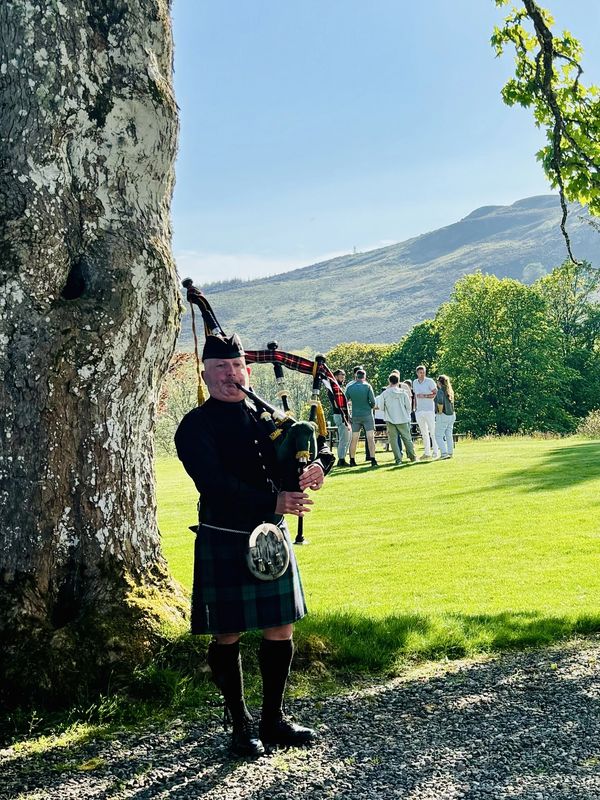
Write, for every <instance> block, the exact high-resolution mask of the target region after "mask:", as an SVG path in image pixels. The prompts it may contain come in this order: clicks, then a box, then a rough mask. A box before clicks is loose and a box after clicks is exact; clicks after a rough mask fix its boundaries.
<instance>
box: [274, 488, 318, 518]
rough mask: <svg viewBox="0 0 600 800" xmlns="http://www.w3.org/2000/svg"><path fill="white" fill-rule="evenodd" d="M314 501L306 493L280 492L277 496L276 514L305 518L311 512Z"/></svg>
mask: <svg viewBox="0 0 600 800" xmlns="http://www.w3.org/2000/svg"><path fill="white" fill-rule="evenodd" d="M312 504H313V501H312V500H311V499H310V498H309V496H308V495H307V494H305V493H304V492H279V494H278V496H277V505H276V506H275V513H276V514H295V516H297V517H303V516H304V515H305V514H308V512H309V511H310V508H309V506H312Z"/></svg>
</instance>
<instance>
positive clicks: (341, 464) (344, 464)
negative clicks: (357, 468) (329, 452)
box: [337, 458, 348, 467]
mask: <svg viewBox="0 0 600 800" xmlns="http://www.w3.org/2000/svg"><path fill="white" fill-rule="evenodd" d="M337 465H338V467H347V466H348V462H347V461H346V459H345V458H338V462H337Z"/></svg>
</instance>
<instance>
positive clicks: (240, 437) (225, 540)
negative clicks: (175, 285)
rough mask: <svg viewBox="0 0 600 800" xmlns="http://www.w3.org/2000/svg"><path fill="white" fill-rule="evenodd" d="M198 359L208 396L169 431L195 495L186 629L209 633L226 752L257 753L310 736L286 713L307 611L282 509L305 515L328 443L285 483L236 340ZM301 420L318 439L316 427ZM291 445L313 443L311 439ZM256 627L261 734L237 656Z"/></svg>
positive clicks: (216, 338)
mask: <svg viewBox="0 0 600 800" xmlns="http://www.w3.org/2000/svg"><path fill="white" fill-rule="evenodd" d="M188 296H189V295H188ZM213 330H215V328H214V327H213ZM217 330H220V328H217ZM221 334H222V331H221ZM202 362H203V368H204V371H203V373H202V375H203V378H204V382H205V383H206V386H207V388H208V391H209V394H210V398H209V399H208V400H207V401H206V402H205V403H204V404H203V405H201V406H199V407H198V408H196V409H194V410H193V411H190V412H189V413H188V414H187V415H186V416H185V417H184V419H183V420H182V422H181V424H180V425H179V428H178V429H177V433H176V435H175V443H176V447H177V454H178V456H179V458H180V459H181V461H182V462H183V465H184V467H185V469H186V471H187V472H188V474H189V475H190V476H191V478H192V479H193V480H194V483H195V484H196V487H197V489H198V491H199V492H200V502H199V525H198V528H197V536H196V544H195V552H194V583H193V591H192V633H195V634H207V633H208V634H212V635H213V637H214V638H213V640H212V641H211V643H210V645H209V651H208V663H209V666H210V669H211V671H212V675H213V679H214V681H215V683H216V684H217V686H218V687H219V689H220V690H221V692H222V694H223V696H224V698H225V704H226V709H227V710H228V712H229V714H230V716H231V720H232V724H233V732H232V737H231V749H232V751H233V752H234V753H235V754H236V755H242V756H259V755H261V754H262V753H264V746H263V745H304V744H309V743H311V742H312V741H313V740H314V739H315V736H316V734H315V731H313V730H312V729H310V728H307V727H303V726H301V725H297V724H295V723H293V722H291V721H290V720H288V719H286V718H285V716H284V714H283V695H284V691H285V686H286V682H287V678H288V675H289V671H290V666H291V663H292V658H293V652H294V647H293V641H292V630H293V623H294V622H296V621H297V620H299V619H301V618H302V617H303V616H304V615H305V614H306V604H305V601H304V593H303V590H302V584H301V581H300V574H299V571H298V566H297V563H296V560H295V557H294V552H293V547H292V545H291V541H290V535H289V531H288V529H287V526H286V523H285V520H284V514H294V515H296V516H302V515H304V514H306V513H307V512H309V511H310V506H311V505H312V500H311V499H310V498H309V496H308V494H307V492H306V490H308V489H311V490H313V491H316V490H318V489H320V488H321V486H322V485H323V480H324V476H325V474H326V473H327V472H328V471H329V470H330V469H331V466H332V464H333V456H332V455H331V453H330V451H329V449H328V448H327V447H326V446H322V447H321V448H320V449H319V450H318V452H314V447H313V448H312V449H313V453H312V454H311V457H309V458H308V459H307V461H308V462H309V463H308V466H306V467H305V468H304V470H303V471H302V474H301V475H300V476H299V477H298V475H297V471H296V475H295V478H294V482H295V486H296V488H294V489H291V488H290V486H289V482H288V483H287V484H286V478H285V475H284V472H285V470H284V468H283V465H282V463H281V460H280V458H279V457H278V452H277V450H276V447H275V444H274V440H275V438H276V436H277V432H273V431H272V430H271V431H270V432H269V429H268V427H266V426H265V425H264V424H262V423H263V421H262V420H261V418H260V409H257V408H255V407H253V405H251V404H250V403H249V402H248V401H247V399H246V394H245V390H246V389H247V387H248V369H247V367H246V361H245V357H244V350H243V348H242V344H241V341H240V339H239V338H238V336H237V335H235V334H234V335H233V336H231V337H226V336H225V335H224V334H223V335H213V334H210V335H208V336H207V338H206V344H205V346H204V350H203V353H202ZM258 399H259V398H258ZM298 424H299V425H300V423H298ZM302 424H303V425H306V426H309V428H308V430H309V431H310V436H311V440H312V441H313V442H314V441H316V440H315V437H314V426H313V425H312V423H302ZM310 426H312V427H310ZM296 446H301V447H306V448H308V449H307V453H308V452H309V450H310V449H311V444H310V442H309V443H306V444H304V445H295V444H294V447H296ZM284 484H285V485H284ZM253 629H261V630H262V631H263V638H262V640H261V643H260V648H259V654H258V661H259V665H260V671H261V675H262V681H263V703H262V713H261V718H260V724H259V732H258V738H257V737H256V736H255V733H254V731H253V726H252V717H251V715H250V714H249V712H248V709H247V708H246V704H245V701H244V686H243V676H242V665H241V657H240V635H241V633H242V632H243V631H247V630H253Z"/></svg>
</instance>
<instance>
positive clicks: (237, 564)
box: [191, 523, 306, 634]
mask: <svg viewBox="0 0 600 800" xmlns="http://www.w3.org/2000/svg"><path fill="white" fill-rule="evenodd" d="M280 527H281V530H282V532H283V534H284V536H285V538H286V541H287V543H288V547H289V549H290V563H289V565H288V568H287V569H286V571H285V572H284V574H283V575H282V576H281V577H280V578H277V579H276V580H272V581H261V580H259V578H255V577H254V575H252V574H251V572H250V570H249V569H248V566H247V563H246V551H247V548H248V537H249V536H250V534H249V533H247V534H246V533H234V532H230V531H227V530H223V529H218V528H216V527H214V528H213V527H207V526H206V525H202V523H200V526H199V528H198V533H197V535H196V544H195V548H194V585H193V589H192V626H191V630H192V633H194V634H201V633H238V632H242V631H249V630H254V629H257V628H258V629H262V628H274V627H277V626H279V625H287V624H290V623H292V622H296V621H297V620H299V619H302V617H303V616H304V615H305V614H306V603H305V600H304V592H303V590H302V583H301V581H300V573H299V571H298V565H297V563H296V558H295V556H294V548H293V545H292V543H291V540H290V533H289V530H288V528H287V525H285V523H281V525H280Z"/></svg>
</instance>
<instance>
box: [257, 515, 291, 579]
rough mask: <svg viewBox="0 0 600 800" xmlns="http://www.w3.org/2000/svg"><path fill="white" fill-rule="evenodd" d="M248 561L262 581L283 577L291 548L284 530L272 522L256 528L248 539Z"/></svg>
mask: <svg viewBox="0 0 600 800" xmlns="http://www.w3.org/2000/svg"><path fill="white" fill-rule="evenodd" d="M246 561H247V563H248V569H249V570H250V572H251V573H252V575H254V577H255V578H258V579H259V580H261V581H275V580H277V578H281V576H282V575H283V573H284V572H285V571H286V569H287V568H288V566H289V563H290V549H289V547H288V543H287V541H286V539H285V536H284V535H283V532H282V530H281V529H280V528H278V527H277V525H273V524H272V523H271V522H263V523H262V524H261V525H258V526H257V527H256V528H254V530H253V531H252V533H251V534H250V538H249V540H248V551H247V554H246Z"/></svg>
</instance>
